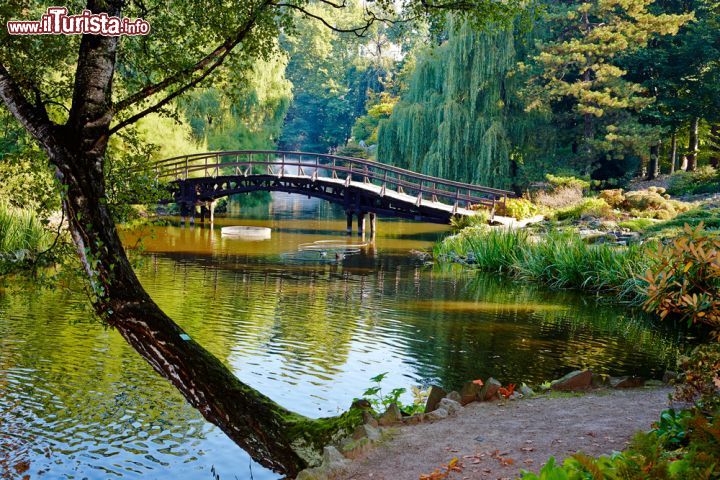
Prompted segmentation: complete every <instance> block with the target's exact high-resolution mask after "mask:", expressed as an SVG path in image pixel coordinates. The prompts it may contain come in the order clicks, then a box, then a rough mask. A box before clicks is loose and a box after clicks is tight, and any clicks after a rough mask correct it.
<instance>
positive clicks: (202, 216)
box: [200, 203, 208, 224]
mask: <svg viewBox="0 0 720 480" xmlns="http://www.w3.org/2000/svg"><path fill="white" fill-rule="evenodd" d="M205 205H206V204H205V203H203V204H201V205H200V223H203V224H204V223H205V216H206V215H207V213H208V208H207V207H206V206H205Z"/></svg>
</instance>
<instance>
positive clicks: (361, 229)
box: [357, 212, 365, 237]
mask: <svg viewBox="0 0 720 480" xmlns="http://www.w3.org/2000/svg"><path fill="white" fill-rule="evenodd" d="M357 226H358V227H357V228H358V236H360V237H362V236H363V235H365V212H360V213H358V214H357Z"/></svg>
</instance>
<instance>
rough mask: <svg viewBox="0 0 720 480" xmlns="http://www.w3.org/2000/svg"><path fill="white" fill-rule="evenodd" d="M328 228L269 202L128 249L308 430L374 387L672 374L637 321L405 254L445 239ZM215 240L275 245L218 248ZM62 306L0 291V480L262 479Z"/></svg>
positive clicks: (127, 236) (129, 237)
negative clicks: (229, 229)
mask: <svg viewBox="0 0 720 480" xmlns="http://www.w3.org/2000/svg"><path fill="white" fill-rule="evenodd" d="M340 213H341V212H338V211H336V210H334V209H333V208H331V207H330V206H328V205H326V204H323V203H319V202H316V201H313V200H306V199H302V198H299V197H292V196H284V195H277V196H275V200H274V201H273V203H271V204H270V205H269V206H266V207H263V208H260V209H257V210H255V211H253V212H248V213H246V214H245V215H244V218H234V219H220V220H219V221H218V222H217V224H216V225H215V229H212V230H211V229H209V228H207V227H205V228H203V227H200V226H196V227H195V228H189V227H185V228H182V227H180V226H171V227H155V228H154V229H151V230H144V231H141V232H124V240H125V242H126V244H129V245H134V244H135V243H136V241H137V239H138V238H142V239H143V245H144V249H145V250H144V252H145V253H144V254H143V255H142V258H141V264H140V265H139V266H138V272H139V275H140V278H141V280H142V282H143V284H144V285H145V287H146V288H147V290H148V291H149V292H150V294H151V295H152V297H153V298H154V299H155V300H156V301H157V302H158V303H159V304H160V306H161V307H162V308H163V309H165V311H166V312H167V313H168V314H170V316H171V317H172V318H174V319H175V320H176V321H177V322H178V323H179V324H180V325H181V326H182V327H183V328H184V329H185V330H186V331H187V332H188V333H189V334H190V335H191V336H192V337H193V338H195V339H197V340H198V341H200V342H201V343H202V344H204V345H205V346H206V347H207V348H208V349H209V350H210V351H212V352H213V353H214V354H215V355H217V356H218V357H219V358H220V359H221V360H222V361H223V362H225V363H226V364H227V365H228V366H230V368H231V369H232V370H233V371H234V372H235V373H236V374H237V375H238V377H239V378H240V379H242V380H243V381H244V382H246V383H248V384H250V385H252V386H253V387H255V388H257V389H259V390H260V391H262V392H263V393H265V394H267V395H269V396H270V397H272V398H273V399H274V400H276V401H277V402H279V403H281V404H282V405H284V406H287V407H288V408H290V409H292V410H295V411H297V412H299V413H302V414H305V415H309V416H323V415H329V414H334V413H337V412H339V411H341V410H343V409H346V408H347V407H348V406H349V404H350V403H351V401H352V399H353V398H354V397H356V396H358V395H359V394H361V393H362V391H363V390H364V388H365V387H367V386H369V383H370V382H369V380H368V379H369V378H370V377H372V376H374V375H376V374H378V373H381V372H389V374H388V377H387V379H386V380H385V382H384V384H383V385H384V386H385V387H386V388H387V389H388V390H390V389H392V388H394V387H399V386H403V387H410V386H411V385H428V384H430V383H439V384H442V385H444V386H445V387H448V388H454V387H457V386H458V385H460V384H461V383H462V382H463V381H464V380H468V379H475V378H481V377H482V378H485V377H487V376H489V375H492V376H494V377H496V378H498V379H500V380H502V381H503V382H504V383H508V382H515V383H518V382H522V381H525V382H528V383H538V382H542V381H544V380H547V379H551V378H555V377H558V376H560V375H562V374H564V373H567V372H568V371H570V370H572V369H576V368H580V367H588V368H592V369H593V370H594V371H597V372H603V373H609V374H613V375H621V374H639V375H643V376H649V377H658V376H660V375H662V372H663V370H664V369H665V367H666V366H669V365H672V364H674V357H675V352H676V349H677V347H678V340H677V338H676V337H677V336H678V335H677V334H674V333H673V332H672V331H667V330H663V329H659V328H657V327H654V326H653V325H651V324H650V323H648V321H647V319H645V318H644V317H643V316H642V315H640V314H639V313H638V312H634V311H631V310H628V309H624V308H618V307H610V306H602V305H598V304H597V303H596V302H595V300H594V299H592V298H589V297H587V296H580V295H576V294H573V293H568V292H552V291H547V290H544V289H541V288H537V287H533V286H528V285H524V284H514V283H512V282H509V281H507V280H503V279H499V278H495V277H492V276H479V275H476V274H474V273H471V272H467V271H462V270H459V269H441V268H438V267H433V266H430V265H427V264H426V263H425V260H423V258H422V257H420V256H418V255H415V254H414V253H412V252H413V251H414V250H422V249H427V248H429V247H430V246H431V245H432V243H433V242H434V241H435V240H436V239H438V238H440V237H441V236H442V235H443V234H444V233H445V232H446V228H445V227H443V226H438V225H428V224H421V223H414V222H397V221H391V220H381V221H380V222H379V233H378V237H377V239H376V240H375V242H373V243H370V242H363V241H362V240H361V239H358V238H357V237H353V238H351V239H348V238H347V237H345V236H344V230H345V221H344V218H343V217H342V215H341V214H340ZM223 225H255V226H267V227H270V228H271V229H272V235H271V238H270V239H269V240H264V241H248V240H243V239H231V238H226V237H223V236H222V235H221V232H220V230H219V228H220V227H222V226H223ZM328 240H335V241H337V242H340V243H349V244H351V245H350V246H348V247H343V249H344V250H346V255H345V256H344V258H340V259H336V258H335V255H334V251H335V250H334V249H333V248H334V247H333V245H334V244H330V245H328V244H322V243H314V242H324V241H328ZM313 244H314V245H328V248H327V249H325V251H326V253H325V254H323V253H322V252H323V251H324V250H323V248H319V249H317V248H312V247H311V246H312V245H313ZM308 246H310V248H309V250H308ZM299 249H300V250H302V249H305V251H300V250H299ZM75 290H76V289H75V288H70V289H58V290H54V291H49V290H36V289H33V288H28V287H27V286H25V285H23V286H22V287H20V286H17V285H13V284H6V285H5V286H4V289H2V290H0V478H22V477H23V476H24V475H29V476H30V478H91V479H95V478H97V479H104V478H140V477H142V478H173V479H186V478H187V479H190V478H208V479H210V478H213V472H215V474H216V475H219V477H220V478H222V479H225V478H229V479H233V478H235V477H237V478H238V479H245V478H250V477H251V472H252V477H253V478H255V479H269V478H276V476H275V475H274V474H272V473H271V472H268V471H267V470H264V469H263V468H262V467H260V466H258V465H257V464H254V463H252V462H251V461H250V460H249V458H248V456H247V455H246V454H245V453H244V452H243V451H242V450H240V449H239V448H238V447H236V446H235V445H234V444H233V443H232V442H230V441H229V440H227V439H226V438H225V437H224V435H223V434H222V433H221V432H219V430H218V429H216V428H215V427H213V426H211V425H209V424H207V423H206V422H205V421H204V420H203V419H202V418H201V417H200V415H199V414H198V413H197V412H196V411H195V410H193V409H192V408H190V407H188V406H187V405H186V404H185V402H184V401H183V399H182V397H181V396H180V394H178V393H177V392H175V391H174V390H173V388H171V387H170V386H169V385H168V384H167V383H166V382H165V381H164V380H162V379H161V378H160V377H158V376H157V375H156V374H155V373H154V372H153V371H152V370H151V368H150V367H149V366H148V365H146V364H145V363H144V362H143V361H142V360H141V359H140V357H139V356H138V355H137V354H136V353H135V352H134V351H133V350H132V349H131V348H130V347H128V346H127V345H126V344H125V343H124V341H123V340H122V338H121V337H120V336H119V335H118V334H117V333H116V332H114V331H112V330H108V329H105V328H103V326H101V325H99V324H98V323H95V322H94V321H92V320H91V318H92V316H91V315H90V314H89V313H88V311H87V307H86V306H85V300H84V297H83V295H82V294H80V293H78V292H76V291H75Z"/></svg>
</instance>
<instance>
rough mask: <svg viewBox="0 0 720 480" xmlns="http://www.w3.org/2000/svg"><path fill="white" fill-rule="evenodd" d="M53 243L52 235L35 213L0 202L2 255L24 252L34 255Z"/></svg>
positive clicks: (0, 248)
mask: <svg viewBox="0 0 720 480" xmlns="http://www.w3.org/2000/svg"><path fill="white" fill-rule="evenodd" d="M51 243H52V234H51V233H50V232H49V231H48V230H47V229H46V228H45V227H44V226H43V224H42V222H41V221H40V219H38V217H37V216H36V215H35V212H33V211H32V210H25V209H20V208H15V207H12V206H10V205H8V204H7V203H4V202H0V254H4V255H7V254H15V253H18V252H22V251H27V252H28V253H30V254H33V253H37V252H39V251H41V250H44V249H46V248H47V247H48V246H49V245H50V244H51Z"/></svg>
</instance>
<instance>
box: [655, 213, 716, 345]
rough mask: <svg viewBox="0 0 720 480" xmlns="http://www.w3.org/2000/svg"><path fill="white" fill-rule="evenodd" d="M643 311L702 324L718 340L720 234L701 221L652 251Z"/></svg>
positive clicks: (687, 227)
mask: <svg viewBox="0 0 720 480" xmlns="http://www.w3.org/2000/svg"><path fill="white" fill-rule="evenodd" d="M651 255H652V257H653V262H652V267H651V268H650V269H648V271H647V273H646V274H645V277H644V279H645V281H646V282H647V288H646V289H645V291H644V294H645V295H646V297H647V298H646V300H645V303H644V305H643V307H644V308H645V310H647V311H649V312H654V313H657V314H658V315H660V318H666V317H677V318H680V319H682V320H686V321H687V322H688V324H703V325H705V326H707V327H709V328H710V329H711V330H712V331H713V334H714V336H715V337H716V338H718V339H720V236H719V235H715V234H712V233H708V232H706V231H705V230H704V229H703V225H702V224H700V225H698V226H697V227H695V228H694V229H693V228H691V227H690V226H688V225H686V226H685V229H684V232H683V234H682V235H679V236H678V237H677V238H675V239H673V240H672V241H671V242H670V243H668V244H660V245H658V247H657V249H656V250H655V251H654V252H652V253H651Z"/></svg>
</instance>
